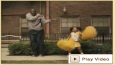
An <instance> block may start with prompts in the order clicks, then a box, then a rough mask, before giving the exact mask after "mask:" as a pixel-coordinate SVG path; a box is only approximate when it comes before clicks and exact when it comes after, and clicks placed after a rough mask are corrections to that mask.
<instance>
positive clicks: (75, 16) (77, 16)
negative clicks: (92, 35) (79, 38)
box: [60, 15, 81, 33]
mask: <svg viewBox="0 0 115 65" xmlns="http://www.w3.org/2000/svg"><path fill="white" fill-rule="evenodd" d="M62 18H67V19H68V18H78V19H79V22H78V23H79V27H80V26H81V23H80V16H79V15H69V16H68V15H66V16H60V33H62V28H70V27H62ZM74 23H75V22H74ZM72 27H73V26H72ZM76 27H77V26H76Z"/></svg>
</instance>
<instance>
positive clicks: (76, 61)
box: [70, 56, 80, 63]
mask: <svg viewBox="0 0 115 65" xmlns="http://www.w3.org/2000/svg"><path fill="white" fill-rule="evenodd" d="M70 58H71V61H70V62H72V63H74V62H75V63H79V61H80V60H79V59H80V58H79V56H70Z"/></svg>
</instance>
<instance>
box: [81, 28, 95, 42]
mask: <svg viewBox="0 0 115 65" xmlns="http://www.w3.org/2000/svg"><path fill="white" fill-rule="evenodd" d="M96 35H97V31H96V29H95V28H94V27H93V26H88V27H86V28H85V30H84V31H83V32H82V37H81V39H82V40H90V39H92V38H94V37H96Z"/></svg>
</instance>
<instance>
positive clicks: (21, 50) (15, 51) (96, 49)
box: [8, 41, 112, 55]
mask: <svg viewBox="0 0 115 65" xmlns="http://www.w3.org/2000/svg"><path fill="white" fill-rule="evenodd" d="M56 43H57V42H56V41H53V42H52V41H49V42H48V41H47V42H45V43H44V45H45V50H44V51H45V54H46V55H62V54H63V55H67V54H68V52H66V51H63V50H61V49H60V48H59V47H57V45H56ZM80 44H81V48H82V50H83V52H84V54H112V44H109V43H104V44H102V45H98V44H96V43H92V42H86V41H80ZM8 49H9V54H10V55H30V54H31V47H30V43H28V42H20V43H11V44H9V46H8ZM72 53H75V54H76V53H77V54H78V53H79V52H78V50H77V49H74V50H73V51H72Z"/></svg>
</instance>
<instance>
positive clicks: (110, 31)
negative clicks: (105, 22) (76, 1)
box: [91, 15, 112, 33]
mask: <svg viewBox="0 0 115 65" xmlns="http://www.w3.org/2000/svg"><path fill="white" fill-rule="evenodd" d="M93 17H109V19H110V22H109V26H102V27H109V31H108V32H109V33H112V30H111V15H91V25H92V26H93V20H92V19H93ZM94 27H98V26H94Z"/></svg>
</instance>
